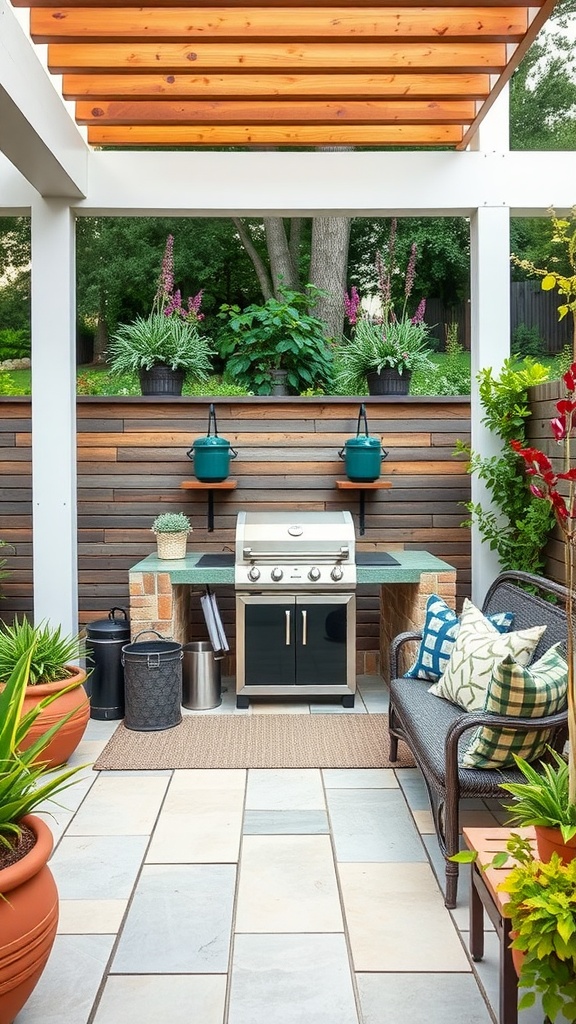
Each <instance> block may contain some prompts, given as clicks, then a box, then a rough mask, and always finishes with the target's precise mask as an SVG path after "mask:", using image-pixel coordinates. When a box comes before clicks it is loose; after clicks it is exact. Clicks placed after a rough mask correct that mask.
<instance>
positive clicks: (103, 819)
mask: <svg viewBox="0 0 576 1024" xmlns="http://www.w3.org/2000/svg"><path fill="white" fill-rule="evenodd" d="M168 782H169V777H168V776H161V777H158V776H147V777H145V778H141V777H139V778H134V777H133V776H126V775H124V776H121V777H120V778H114V777H112V774H111V773H110V772H101V773H99V778H98V779H97V780H96V782H95V783H94V785H93V786H92V787H91V789H90V792H89V793H88V794H87V796H86V799H85V800H84V801H83V803H82V806H81V807H80V809H79V810H78V812H77V813H76V815H75V817H74V820H73V821H72V823H71V824H70V827H69V829H68V835H70V836H84V835H95V836H96V835H99V836H110V835H114V836H120V835H125V836H140V835H146V836H147V835H149V834H150V832H151V831H152V829H153V827H154V824H155V821H156V818H157V816H158V812H159V810H160V807H161V804H162V801H163V799H164V795H165V793H166V789H167V787H168Z"/></svg>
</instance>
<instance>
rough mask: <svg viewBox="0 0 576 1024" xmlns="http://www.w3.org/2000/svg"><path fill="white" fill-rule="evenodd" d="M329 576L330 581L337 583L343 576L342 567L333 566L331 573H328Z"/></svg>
mask: <svg viewBox="0 0 576 1024" xmlns="http://www.w3.org/2000/svg"><path fill="white" fill-rule="evenodd" d="M330 575H331V577H332V579H333V580H334V581H335V582H336V583H337V582H338V580H341V579H342V577H343V575H344V572H343V570H342V566H340V565H335V566H334V568H333V569H332V572H331V573H330Z"/></svg>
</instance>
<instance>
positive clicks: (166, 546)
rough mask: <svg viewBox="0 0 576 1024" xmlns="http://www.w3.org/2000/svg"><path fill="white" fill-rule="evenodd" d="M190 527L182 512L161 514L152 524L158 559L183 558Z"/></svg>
mask: <svg viewBox="0 0 576 1024" xmlns="http://www.w3.org/2000/svg"><path fill="white" fill-rule="evenodd" d="M191 532H192V525H191V523H190V520H189V518H188V516H186V515H184V513H183V512H162V513H161V514H160V515H159V516H156V519H155V520H154V522H153V523H152V533H155V534H156V543H157V548H158V558H185V557H186V543H187V541H188V534H189V533H191Z"/></svg>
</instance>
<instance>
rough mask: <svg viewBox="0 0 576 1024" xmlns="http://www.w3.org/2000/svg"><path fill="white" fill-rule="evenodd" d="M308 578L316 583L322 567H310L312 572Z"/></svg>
mask: <svg viewBox="0 0 576 1024" xmlns="http://www.w3.org/2000/svg"><path fill="white" fill-rule="evenodd" d="M308 579H309V580H312V582H313V583H316V582H317V581H318V580H319V579H320V569H318V568H317V567H316V566H315V565H313V566H312V568H311V569H310V572H309V573H308Z"/></svg>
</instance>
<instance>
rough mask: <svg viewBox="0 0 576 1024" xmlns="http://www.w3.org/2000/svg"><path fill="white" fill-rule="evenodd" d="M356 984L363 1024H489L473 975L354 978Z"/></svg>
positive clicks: (402, 975) (396, 975)
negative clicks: (402, 1022)
mask: <svg viewBox="0 0 576 1024" xmlns="http://www.w3.org/2000/svg"><path fill="white" fill-rule="evenodd" d="M356 981H357V984H358V992H359V995H360V1006H361V1008H362V1024H391V1022H396V1021H399V1022H400V1021H406V1022H409V1024H446V1022H447V1021H450V1022H453V1024H463V1022H464V1021H466V1024H492V1017H491V1015H490V1012H489V1010H488V1007H487V1006H486V1003H485V1001H484V999H483V998H482V995H481V993H480V992H479V990H478V986H477V984H476V982H475V980H474V978H473V977H472V975H466V974H404V973H398V974H394V973H386V974H357V975H356ZM464 1008H465V1009H464Z"/></svg>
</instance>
